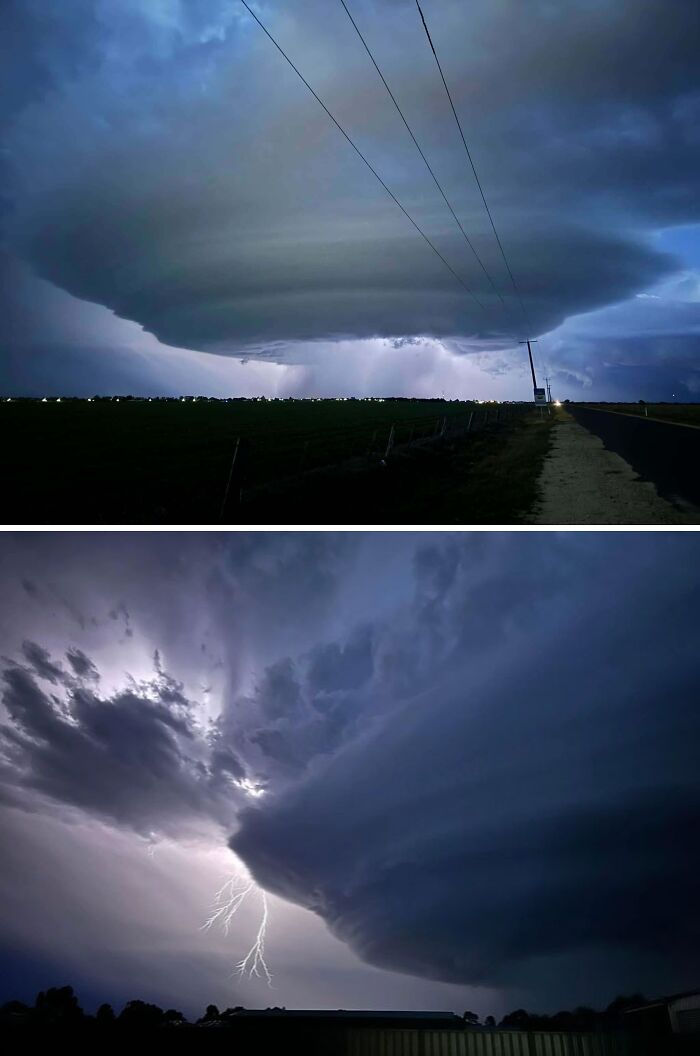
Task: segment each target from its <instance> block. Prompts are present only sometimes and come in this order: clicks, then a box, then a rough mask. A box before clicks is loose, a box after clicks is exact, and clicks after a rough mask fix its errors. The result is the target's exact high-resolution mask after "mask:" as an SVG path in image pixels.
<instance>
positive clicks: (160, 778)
mask: <svg viewBox="0 0 700 1056" xmlns="http://www.w3.org/2000/svg"><path fill="white" fill-rule="evenodd" d="M105 538H107V537H102V538H100V537H92V538H85V539H83V540H81V542H80V546H79V547H78V545H77V544H74V543H73V541H72V540H71V538H70V537H61V536H58V537H56V536H54V537H52V538H44V537H37V538H36V539H24V540H13V541H12V542H7V543H6V544H5V551H6V554H5V556H6V563H5V571H4V574H3V580H4V582H5V584H6V590H5V591H4V595H5V597H6V598H7V599H11V600H8V601H6V603H5V613H4V616H3V632H2V635H3V652H4V654H5V655H6V657H7V659H6V661H5V664H4V667H5V672H4V680H5V681H4V695H3V705H4V709H5V716H4V721H3V727H2V738H3V742H2V743H3V767H2V789H3V792H2V799H3V802H4V803H5V808H4V809H6V810H9V811H11V812H12V813H13V816H14V815H15V814H16V813H17V811H20V812H27V811H29V812H32V813H33V814H34V815H37V814H42V813H48V815H49V816H51V817H56V818H58V819H64V820H65V819H74V820H75V819H76V818H78V819H79V818H80V817H83V818H86V819H91V820H92V821H95V822H99V823H100V824H101V825H103V826H106V827H107V829H110V828H111V829H113V830H114V831H121V832H129V833H132V834H136V835H137V836H138V837H139V838H142V839H143V838H146V839H148V840H149V841H152V842H153V843H155V844H157V843H158V841H160V840H162V839H169V840H171V841H175V842H178V841H180V842H182V841H184V843H187V842H188V841H191V840H193V839H196V840H199V841H200V845H202V841H205V844H206V845H207V846H216V847H218V848H221V851H222V853H224V849H225V848H226V845H227V844H228V845H229V846H230V847H231V848H232V849H233V850H234V851H235V853H236V855H237V856H239V857H240V858H241V859H242V860H243V861H244V862H245V864H246V865H247V867H248V868H249V869H250V871H251V872H252V874H253V876H254V877H255V878H256V879H257V881H258V883H259V884H261V885H262V886H263V887H264V888H265V889H267V890H268V891H269V892H271V893H273V894H276V895H278V896H281V898H282V899H284V900H286V901H288V902H293V903H297V904H298V905H300V906H302V907H305V908H307V909H310V910H311V911H312V912H313V913H314V914H316V915H317V916H319V917H320V918H321V919H322V920H323V921H325V922H326V924H327V925H328V927H329V928H330V931H331V932H332V934H333V935H335V936H336V937H337V938H338V939H340V940H341V942H342V943H343V944H345V945H346V946H348V947H349V948H350V949H352V950H353V951H355V952H356V953H357V954H359V956H360V957H361V958H362V960H363V961H365V962H366V963H368V964H371V965H375V966H378V967H379V968H381V969H384V970H388V971H389V972H390V973H404V974H405V975H407V976H412V977H415V978H418V979H423V980H424V981H429V980H432V981H438V982H442V983H449V984H460V985H463V986H467V987H485V988H488V989H490V990H491V991H492V992H500V993H503V994H516V993H517V994H527V995H529V998H528V1000H532V1001H536V1002H537V1003H538V1004H540V1006H542V1005H545V1006H547V1005H549V1006H550V1007H551V1006H552V1005H554V1004H567V1003H568V1004H569V1005H570V1004H571V1003H575V1002H576V1001H584V1000H585V1001H596V1002H605V1001H606V1000H610V999H611V998H612V997H613V996H614V995H615V993H617V992H620V991H625V990H626V991H633V990H639V989H642V990H646V991H648V992H650V993H653V992H655V991H665V990H669V989H670V990H674V989H676V990H682V989H684V988H687V987H688V986H690V985H692V980H691V975H692V970H693V965H694V956H695V951H696V949H697V942H698V937H699V936H698V920H697V912H696V908H695V903H696V897H695V891H694V877H695V876H696V875H697V870H698V867H699V866H700V860H699V859H698V852H697V847H698V846H700V843H699V841H698V839H697V836H698V834H699V830H700V787H699V785H698V780H697V759H698V748H699V741H700V726H699V724H698V717H697V709H696V708H695V707H694V697H695V686H696V684H697V677H698V668H697V625H698V617H697V608H698V591H699V583H698V577H697V575H696V574H695V572H694V569H695V568H696V567H697V553H696V551H697V545H696V542H695V537H694V536H692V535H677V536H674V535H670V534H669V535H666V534H656V535H626V534H607V535H593V534H590V535H579V536H576V535H547V536H546V535H536V534H535V535H522V534H521V535H510V536H509V535H498V534H491V535H478V536H473V537H471V538H468V537H459V536H455V537H451V536H446V537H443V538H440V537H438V536H430V535H421V536H413V535H406V534H403V535H400V536H381V535H378V536H371V537H365V536H357V537H352V538H350V537H348V538H345V539H343V538H342V537H340V538H335V539H334V538H333V537H329V536H314V535H300V536H291V535H285V534H279V535H268V536H251V537H247V536H240V535H237V536H235V537H232V538H231V539H228V540H227V539H225V538H224V537H212V538H211V539H210V540H208V539H205V538H203V537H197V536H187V537H180V538H179V539H178V538H177V537H172V538H171V539H170V540H168V542H167V544H166V545H165V547H164V548H162V547H161V553H160V554H158V553H157V551H158V548H159V547H160V543H159V541H158V540H155V541H154V540H153V537H150V538H149V537H147V536H138V535H133V536H130V537H122V538H119V539H113V540H109V542H108V543H105V541H104V540H105ZM159 560H160V561H161V562H162V567H163V568H169V569H170V571H169V572H168V574H163V575H151V576H150V577H149V575H148V572H147V571H146V570H147V568H148V564H149V562H155V567H156V568H157V567H158V562H159ZM22 580H23V581H24V582H23V583H22ZM71 584H72V585H71ZM10 605H11V606H12V607H11V608H8V606H10ZM30 627H33V628H34V633H35V638H36V640H34V639H28V638H26V637H24V635H25V634H26V633H27V631H28V628H30ZM251 787H252V788H257V789H259V790H263V793H264V794H263V795H262V796H260V797H258V798H254V799H253V798H251V797H250V796H249V794H248V792H247V790H249V789H250V788H251ZM27 824H29V823H28V822H27ZM191 853H192V867H193V869H195V868H196V864H197V857H198V855H199V854H201V852H200V851H197V850H196V849H193V850H192V852H191ZM81 883H84V884H85V885H86V889H87V888H89V877H85V878H84V879H83V880H82V881H81ZM290 912H291V910H290ZM282 917H284V913H282ZM123 927H124V928H125V929H126V931H127V932H128V928H129V923H128V919H127V920H126V921H125V922H124V925H123ZM273 934H274V933H273ZM387 978H389V976H387ZM424 985H426V986H427V985H429V984H428V982H425V984H424ZM430 985H435V984H430ZM331 1002H332V1004H331V1007H333V1004H335V1005H336V1006H337V1005H338V1004H341V1005H342V1004H343V1003H344V1001H343V999H342V996H341V991H339V992H338V993H337V994H336V995H335V996H334V997H333V998H332V999H331ZM301 1003H304V1000H302V1002H301ZM306 1003H307V1004H313V1003H314V997H313V992H312V991H311V990H310V991H309V992H308V993H307V995H306Z"/></svg>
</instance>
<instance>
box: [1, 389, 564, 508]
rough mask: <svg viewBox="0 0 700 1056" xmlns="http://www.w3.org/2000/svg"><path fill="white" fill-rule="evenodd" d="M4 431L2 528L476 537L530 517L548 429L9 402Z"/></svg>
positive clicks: (503, 413)
mask: <svg viewBox="0 0 700 1056" xmlns="http://www.w3.org/2000/svg"><path fill="white" fill-rule="evenodd" d="M533 426H534V428H533ZM392 427H393V447H392V450H391V453H390V454H389V455H388V457H387V459H386V465H385V466H382V465H381V463H382V460H383V459H384V456H385V454H386V449H387V446H388V444H389V438H390V434H391V431H392ZM468 427H469V432H467V428H468ZM0 429H1V430H2V471H3V483H4V493H5V496H6V502H7V504H8V505H7V509H8V513H7V514H6V521H7V522H8V523H14V524H18V523H32V524H76V523H77V524H213V523H230V524H251V523H270V524H275V523H278V524H283V523H295V524H330V523H366V524H382V523H402V522H405V523H425V524H430V523H445V522H446V523H474V524H479V523H507V522H508V521H509V520H511V519H513V518H516V517H517V516H518V513H519V511H521V512H524V510H525V509H526V508H527V505H529V504H530V502H531V501H532V497H533V496H534V490H533V489H534V480H535V479H536V477H537V474H538V472H539V468H540V464H541V461H542V458H543V457H544V453H545V451H546V448H547V444H548V434H549V421H548V420H542V419H539V418H538V417H536V416H535V413H534V412H533V411H532V410H531V409H530V408H529V407H526V406H521V405H497V404H472V403H459V402H456V401H455V402H443V401H408V400H407V401H403V400H385V401H360V400H358V401H354V400H346V401H343V400H317V401H315V400H314V401H312V400H304V401H302V400H286V401H256V400H240V401H234V402H231V403H225V402H213V401H207V400H198V401H186V402H179V401H155V400H154V401H153V402H149V401H140V400H133V401H130V400H125V399H122V400H120V401H119V402H117V401H114V400H96V401H92V402H90V401H87V400H63V401H61V402H60V403H59V402H55V401H53V402H48V403H43V402H41V401H34V400H32V401H29V400H25V401H22V400H20V401H12V402H10V403H8V402H4V403H2V404H1V405H0ZM236 448H238V450H237V454H236V459H235V463H234V464H233V470H232V460H233V456H234V452H235V451H236ZM504 473H505V475H504ZM227 487H228V491H227ZM225 496H226V500H225V502H224V499H225ZM524 504H525V505H524Z"/></svg>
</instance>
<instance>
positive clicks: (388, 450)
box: [384, 425, 394, 460]
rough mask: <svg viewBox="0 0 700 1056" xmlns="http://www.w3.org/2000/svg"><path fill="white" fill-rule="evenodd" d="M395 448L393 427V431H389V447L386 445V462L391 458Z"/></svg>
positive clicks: (392, 429)
mask: <svg viewBox="0 0 700 1056" xmlns="http://www.w3.org/2000/svg"><path fill="white" fill-rule="evenodd" d="M393 446H394V427H393V425H392V427H391V429H390V430H389V440H388V442H387V445H386V451H385V452H384V459H385V460H386V459H387V458H388V457H389V452H390V451H391V449H392V447H393Z"/></svg>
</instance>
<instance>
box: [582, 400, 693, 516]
mask: <svg viewBox="0 0 700 1056" xmlns="http://www.w3.org/2000/svg"><path fill="white" fill-rule="evenodd" d="M567 410H568V411H570V412H571V414H572V415H573V417H574V418H575V419H576V421H577V422H578V423H579V424H580V425H582V426H584V427H585V428H586V429H588V430H589V431H590V432H591V433H593V434H594V435H595V436H598V437H600V439H601V440H602V441H603V444H604V445H605V447H606V448H607V449H608V450H609V451H614V452H615V454H617V455H620V456H621V458H624V459H625V461H626V462H628V463H629V464H630V465H631V466H632V468H633V469H634V470H636V471H637V473H639V475H640V477H642V478H643V479H644V480H650V481H651V482H652V483H653V484H654V485H656V490H657V491H658V493H659V495H661V496H662V497H663V498H664V499H667V500H668V501H669V502H674V503H676V504H677V505H678V506H680V508H681V509H686V510H688V509H689V508H694V509H696V510H697V509H700V429H693V428H689V427H687V426H683V425H672V424H670V423H667V422H657V421H652V420H649V419H648V418H636V417H634V416H632V415H624V414H612V413H611V412H610V411H598V410H593V409H592V408H590V407H577V406H575V405H572V404H568V405H567Z"/></svg>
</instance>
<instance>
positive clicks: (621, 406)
mask: <svg viewBox="0 0 700 1056" xmlns="http://www.w3.org/2000/svg"><path fill="white" fill-rule="evenodd" d="M584 406H587V407H600V409H601V410H603V411H618V412H619V413H620V414H635V415H637V416H641V417H642V418H644V417H648V418H660V419H661V420H662V421H665V422H682V423H683V424H684V425H698V426H700V403H645V404H640V403H590V404H584ZM645 409H646V412H647V413H646V415H645V413H644V412H645Z"/></svg>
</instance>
